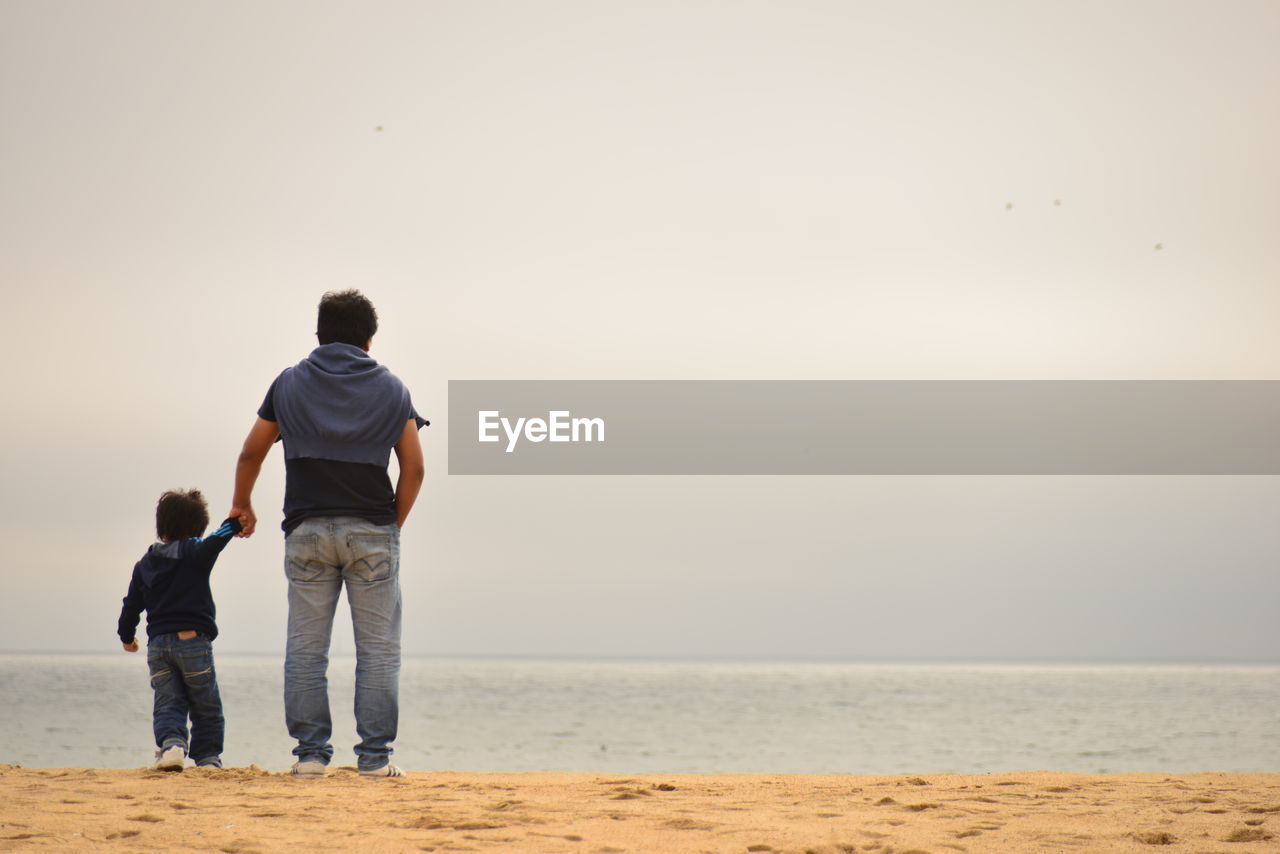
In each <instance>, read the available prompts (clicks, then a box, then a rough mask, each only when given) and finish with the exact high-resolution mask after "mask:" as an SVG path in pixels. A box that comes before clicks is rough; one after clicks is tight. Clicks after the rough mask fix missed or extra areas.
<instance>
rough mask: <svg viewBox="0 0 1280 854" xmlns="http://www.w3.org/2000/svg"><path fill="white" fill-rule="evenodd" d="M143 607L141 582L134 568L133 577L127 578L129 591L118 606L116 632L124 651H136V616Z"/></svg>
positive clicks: (139, 614)
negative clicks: (118, 616) (118, 617)
mask: <svg viewBox="0 0 1280 854" xmlns="http://www.w3.org/2000/svg"><path fill="white" fill-rule="evenodd" d="M144 607H145V605H144V603H143V600H142V582H141V581H140V580H139V579H138V572H137V570H134V573H133V578H131V579H129V592H128V593H126V594H125V597H124V604H123V606H122V607H121V608H120V622H119V623H118V624H117V625H116V633H117V634H119V635H120V643H122V644H124V648H125V651H126V652H137V651H138V638H137V635H136V634H135V633H136V632H137V630H138V617H139V616H141V614H142V611H143V608H144Z"/></svg>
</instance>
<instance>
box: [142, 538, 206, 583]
mask: <svg viewBox="0 0 1280 854" xmlns="http://www.w3.org/2000/svg"><path fill="white" fill-rule="evenodd" d="M191 542H198V540H196V541H193V540H175V541H174V542H172V543H156V544H155V545H153V546H152V547H151V548H149V549H147V553H146V554H144V555H143V556H142V560H140V561H138V565H137V570H138V575H139V576H140V577H141V578H142V583H143V584H145V585H147V586H148V587H150V588H152V589H153V590H154V589H155V588H156V587H159V586H164V585H165V584H167V583H168V582H169V579H170V578H171V577H172V575H173V571H174V570H175V569H177V568H178V564H179V563H181V562H182V556H183V554H184V553H185V550H186V548H187V544H188V543H191Z"/></svg>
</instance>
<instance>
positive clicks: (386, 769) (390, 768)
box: [360, 764, 404, 780]
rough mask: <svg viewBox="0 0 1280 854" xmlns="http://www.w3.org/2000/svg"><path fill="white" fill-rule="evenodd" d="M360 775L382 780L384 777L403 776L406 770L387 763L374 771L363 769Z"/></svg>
mask: <svg viewBox="0 0 1280 854" xmlns="http://www.w3.org/2000/svg"><path fill="white" fill-rule="evenodd" d="M360 776H361V777H368V778H369V779H370V780H381V779H382V778H383V777H403V776H404V772H403V771H401V770H400V769H399V768H397V767H396V766H394V765H391V764H387V765H383V766H382V767H381V768H375V769H373V770H372V771H361V772H360Z"/></svg>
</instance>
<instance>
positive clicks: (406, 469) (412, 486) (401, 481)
mask: <svg viewBox="0 0 1280 854" xmlns="http://www.w3.org/2000/svg"><path fill="white" fill-rule="evenodd" d="M395 450H396V461H397V462H398V463H399V464H400V477H399V478H398V479H397V480H396V525H398V526H399V527H401V528H403V527H404V522H405V520H406V519H408V518H409V511H410V510H412V509H413V502H415V501H417V500H418V490H420V489H421V488H422V480H423V478H425V477H426V475H427V467H426V465H425V464H424V463H423V462H422V443H421V442H419V441H418V422H417V419H414V418H410V419H409V420H408V421H406V422H405V425H404V432H403V433H401V434H400V441H399V442H396V448H395Z"/></svg>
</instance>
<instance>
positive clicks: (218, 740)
mask: <svg viewBox="0 0 1280 854" xmlns="http://www.w3.org/2000/svg"><path fill="white" fill-rule="evenodd" d="M147 666H148V667H149V668H150V669H151V687H152V689H154V690H155V694H156V701H155V708H154V711H153V712H152V715H151V723H152V726H153V728H154V729H155V734H156V747H158V748H160V749H161V750H163V749H165V748H168V747H171V746H173V745H175V744H177V745H180V746H181V747H182V748H183V749H184V750H186V752H187V755H188V756H190V757H191V758H192V759H193V760H194V761H195V762H196V764H199V763H200V761H201V760H205V759H212V758H213V757H216V756H219V755H221V753H222V734H223V726H224V725H223V720H222V698H221V697H220V696H219V695H218V677H217V675H216V674H215V673H214V672H213V643H212V642H211V641H210V640H209V636H208V635H206V634H204V633H203V632H202V633H199V634H197V635H196V636H195V637H193V638H188V639H187V640H183V639H182V638H179V637H178V635H177V634H175V633H169V634H163V635H156V636H155V637H153V638H151V639H150V640H149V641H147ZM188 715H189V716H190V717H191V740H190V742H188V740H187V717H188ZM188 745H189V746H188Z"/></svg>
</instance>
